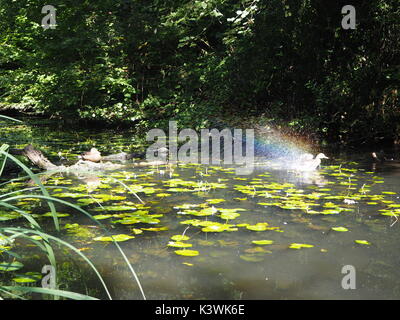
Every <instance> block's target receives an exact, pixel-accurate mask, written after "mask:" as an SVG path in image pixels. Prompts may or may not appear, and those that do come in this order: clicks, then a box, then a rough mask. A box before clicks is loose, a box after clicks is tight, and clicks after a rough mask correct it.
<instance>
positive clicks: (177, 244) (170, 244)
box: [167, 241, 193, 248]
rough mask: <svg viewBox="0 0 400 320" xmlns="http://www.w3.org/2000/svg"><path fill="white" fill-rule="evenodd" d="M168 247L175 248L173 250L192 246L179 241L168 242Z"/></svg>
mask: <svg viewBox="0 0 400 320" xmlns="http://www.w3.org/2000/svg"><path fill="white" fill-rule="evenodd" d="M167 246H168V247H175V248H190V247H192V246H193V245H192V244H191V243H186V242H181V241H170V242H168V244H167Z"/></svg>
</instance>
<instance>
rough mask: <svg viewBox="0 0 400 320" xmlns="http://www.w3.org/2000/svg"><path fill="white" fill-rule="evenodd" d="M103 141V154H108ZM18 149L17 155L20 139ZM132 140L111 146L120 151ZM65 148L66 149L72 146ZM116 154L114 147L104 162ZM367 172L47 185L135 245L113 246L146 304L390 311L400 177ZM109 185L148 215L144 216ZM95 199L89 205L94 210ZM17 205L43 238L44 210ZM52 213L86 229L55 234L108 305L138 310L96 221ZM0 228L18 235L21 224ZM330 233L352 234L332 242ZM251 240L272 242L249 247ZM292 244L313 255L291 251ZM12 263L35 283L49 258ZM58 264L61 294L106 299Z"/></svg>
mask: <svg viewBox="0 0 400 320" xmlns="http://www.w3.org/2000/svg"><path fill="white" fill-rule="evenodd" d="M36 136H37V135H36ZM43 136H44V137H46V135H43ZM109 136H110V135H108V136H106V137H105V139H104V141H103V143H104V145H106V144H107V145H108V148H109V149H111V148H112V146H113V144H112V141H110V139H109ZM19 139H21V141H20V142H21V143H23V142H22V140H23V139H24V138H23V137H22V136H20V137H19ZM129 139H130V138H127V139H125V140H124V139H120V140H119V141H118V143H120V144H122V145H124V144H125V145H126V144H127V141H129ZM71 141H72V138H71ZM71 141H67V143H66V144H68V145H72V142H71ZM99 141H100V138H99ZM99 144H100V142H98V143H97V144H96V146H98V148H99V150H100V149H101V147H100V146H99ZM73 145H74V146H75V145H76V144H73ZM90 145H92V142H91V143H90V144H89V143H87V145H85V146H84V147H81V148H82V149H83V148H85V149H88V148H90ZM51 150H53V149H51ZM120 150H121V149H120V148H119V147H118V148H117V147H115V150H110V152H119V151H120ZM57 152H58V150H57ZM57 152H54V153H55V154H56V155H57ZM49 153H51V152H49ZM63 153H64V154H72V153H68V152H63ZM76 153H77V152H76ZM75 156H76V155H74V157H75ZM351 160H353V159H351ZM375 170H376V171H375ZM370 171H371V165H370V164H368V165H363V164H362V163H361V164H360V163H355V164H354V163H353V164H351V162H350V161H348V160H343V159H332V160H329V162H328V161H327V163H326V164H325V163H323V164H322V168H321V169H320V170H317V171H315V172H296V171H287V170H278V168H274V166H272V165H271V166H270V165H267V166H266V165H259V166H256V167H255V170H254V172H253V174H252V175H249V176H236V175H235V170H234V168H228V167H223V166H202V165H176V166H159V167H153V168H137V167H134V166H133V165H132V166H129V165H128V166H125V167H124V168H123V169H119V170H114V171H110V172H105V173H102V174H97V175H89V174H80V175H79V176H76V175H64V176H57V175H54V176H48V177H46V179H44V180H43V181H44V183H46V186H48V187H52V189H50V188H49V190H50V191H51V192H52V193H53V194H55V195H57V194H58V196H60V197H61V195H62V193H61V192H64V191H67V192H68V193H69V194H66V195H64V198H63V199H66V200H68V201H71V202H73V203H78V204H80V205H81V206H82V207H83V208H84V209H85V210H88V211H89V212H90V213H91V214H93V215H98V216H99V218H101V220H99V221H100V222H101V223H102V224H104V225H105V226H106V227H107V228H108V230H110V232H111V233H112V234H129V235H132V236H135V238H133V239H130V240H128V241H126V242H120V246H121V248H122V249H123V250H124V252H125V254H126V255H127V257H128V259H129V261H130V263H131V264H132V266H133V267H134V269H135V271H136V272H137V274H138V277H139V279H140V281H141V284H142V286H143V289H144V291H145V293H146V296H147V297H148V298H149V299H359V298H363V299H398V298H400V280H399V279H400V268H399V265H400V257H399V256H398V255H396V254H395V253H396V252H397V251H398V243H399V234H400V233H399V230H398V228H399V226H400V223H395V224H394V223H393V221H394V220H395V218H394V217H393V214H394V215H395V216H396V215H398V214H400V212H398V211H396V210H398V208H400V199H399V193H400V187H399V184H398V178H399V175H400V170H398V169H396V168H391V167H390V164H388V166H386V165H385V164H384V165H381V164H377V165H376V167H375V169H374V168H373V170H372V172H370ZM115 179H118V180H120V181H121V182H123V183H124V184H126V185H127V186H128V187H129V188H130V189H131V190H132V191H134V192H135V193H137V194H138V195H139V196H140V198H141V199H142V200H143V202H144V203H145V204H144V205H140V202H139V201H138V199H137V198H136V197H135V196H134V195H133V194H132V193H131V192H129V191H127V190H126V189H125V188H124V187H123V186H122V185H121V184H119V183H117V182H116V181H115ZM64 187H65V188H67V189H61V188H64ZM57 188H60V190H58V189H57ZM53 190H54V191H53ZM8 191H10V190H8ZM60 193H61V195H60ZM89 194H90V196H89ZM68 195H69V196H71V195H72V196H71V197H68ZM91 197H92V198H94V199H95V200H96V201H90V200H92V198H91ZM99 203H100V204H101V207H100V206H99ZM20 205H24V206H26V208H29V210H30V211H32V214H33V215H35V218H36V219H38V221H39V222H40V224H41V225H42V226H43V227H44V228H45V229H46V230H50V232H51V230H53V227H52V221H51V220H52V219H49V218H48V217H46V216H41V215H42V214H43V213H45V212H46V211H48V209H47V208H46V207H45V206H42V205H41V204H40V203H39V204H35V203H29V202H27V203H25V204H20ZM185 206H186V207H185ZM177 207H178V208H177ZM57 209H58V210H59V211H60V212H63V213H64V212H66V213H69V214H70V216H66V217H62V218H61V225H62V226H63V227H65V226H66V224H67V223H68V224H78V226H80V227H81V228H82V229H77V230H76V231H77V232H75V233H74V232H70V231H68V230H71V229H62V232H61V237H62V238H63V239H65V240H67V241H69V242H71V243H72V244H74V245H75V246H76V247H77V248H79V249H81V250H82V252H83V253H84V254H85V255H87V257H88V258H89V259H91V260H92V261H93V263H94V264H95V265H96V267H97V268H98V269H99V271H100V272H101V274H102V275H103V276H104V278H105V281H106V283H107V285H109V286H110V288H111V294H112V296H113V298H116V299H141V294H140V291H139V289H138V286H137V284H136V282H135V280H134V279H133V277H132V274H131V273H130V272H129V269H128V267H127V265H126V264H125V263H124V261H123V258H122V257H121V255H120V254H119V252H118V250H117V249H116V247H115V246H114V245H113V244H112V243H109V242H99V241H94V240H93V238H94V237H99V236H104V234H103V233H102V230H101V228H93V225H94V222H93V221H92V220H89V219H88V218H87V217H85V216H83V215H81V214H79V212H76V211H75V210H72V209H71V208H68V207H66V206H59V207H57ZM238 209H240V210H238ZM222 213H224V215H223V217H224V218H222ZM127 217H128V218H129V219H131V220H129V219H127ZM188 221H189V223H188ZM199 222H200V223H205V222H206V223H209V224H210V223H211V225H212V226H214V227H216V229H215V230H221V229H222V230H223V227H224V226H225V225H227V224H230V225H233V227H231V228H230V231H226V230H225V231H222V232H205V231H204V228H205V226H204V225H198V223H199ZM1 223H2V225H11V226H17V225H24V224H23V221H22V220H21V219H15V220H5V221H2V222H1ZM213 223H214V225H213ZM248 226H250V227H252V228H247V227H248ZM165 227H166V228H168V229H166V228H165ZM335 227H336V228H337V227H342V228H345V229H346V230H348V231H343V229H337V230H342V231H335V230H334V229H332V228H335ZM85 230H86V232H85ZM87 230H89V232H88V231H87ZM134 230H136V231H134ZM138 230H139V231H138ZM208 230H210V229H208ZM134 232H136V233H134ZM183 233H184V234H185V235H186V236H188V237H189V239H188V240H185V241H186V242H185V243H189V244H191V245H192V247H190V248H189V249H193V250H197V251H198V252H199V255H198V256H194V257H185V256H179V255H177V254H175V253H174V251H175V250H177V249H178V248H175V247H168V246H167V245H168V244H169V242H170V241H171V237H172V236H174V235H182V234H183ZM57 235H58V236H60V234H59V233H57ZM85 236H86V237H85ZM255 240H258V241H260V240H270V241H271V242H270V243H269V244H267V245H256V244H254V243H253V241H255ZM355 240H366V241H368V242H369V243H371V245H363V244H357V243H356V242H355ZM291 244H305V245H312V247H305V248H301V249H293V248H292V249H291V248H289V246H290V245H291ZM295 248H296V246H295ZM18 253H19V254H21V255H22V256H23V257H24V261H23V262H24V264H25V266H26V268H27V270H26V271H40V267H41V265H43V264H44V263H46V259H45V258H43V261H42V260H41V261H40V262H39V260H38V257H39V255H38V253H36V252H33V251H32V248H31V247H22V246H21V252H19V251H18ZM39 253H40V252H39ZM57 257H58V259H59V266H60V281H61V282H63V283H68V285H67V287H68V288H69V289H73V290H76V291H78V292H86V288H91V289H90V290H92V291H89V292H90V293H92V294H94V295H96V296H97V297H99V298H106V295H105V294H104V290H102V287H101V285H100V284H99V281H98V279H97V278H96V276H95V275H93V272H92V271H91V270H90V268H87V267H86V265H85V264H84V263H83V262H82V261H80V260H78V259H77V258H76V255H74V254H72V253H67V254H66V253H65V251H64V250H59V252H57ZM71 261H72V262H71ZM344 265H353V266H354V267H355V269H356V272H357V289H356V290H343V289H342V287H341V281H342V278H343V276H344V275H343V274H342V273H341V270H342V267H343V266H344ZM72 266H75V269H76V270H75V269H74V268H73V267H72ZM77 266H79V267H77ZM71 270H75V271H74V273H72V271H71ZM24 271H25V270H24ZM72 275H73V276H72ZM81 275H84V279H82V277H83V276H81ZM74 279H75V280H76V281H74Z"/></svg>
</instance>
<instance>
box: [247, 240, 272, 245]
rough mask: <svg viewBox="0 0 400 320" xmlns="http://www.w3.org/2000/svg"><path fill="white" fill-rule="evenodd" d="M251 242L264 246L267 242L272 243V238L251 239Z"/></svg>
mask: <svg viewBox="0 0 400 320" xmlns="http://www.w3.org/2000/svg"><path fill="white" fill-rule="evenodd" d="M252 243H254V244H257V245H260V246H265V245H268V244H273V243H274V241H273V240H253V241H252Z"/></svg>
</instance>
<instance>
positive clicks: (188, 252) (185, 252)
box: [175, 250, 199, 257]
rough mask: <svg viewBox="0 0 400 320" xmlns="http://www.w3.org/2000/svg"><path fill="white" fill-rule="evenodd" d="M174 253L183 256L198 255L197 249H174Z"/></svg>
mask: <svg viewBox="0 0 400 320" xmlns="http://www.w3.org/2000/svg"><path fill="white" fill-rule="evenodd" d="M175 253H176V254H177V255H180V256H185V257H195V256H198V255H199V252H198V251H197V250H175Z"/></svg>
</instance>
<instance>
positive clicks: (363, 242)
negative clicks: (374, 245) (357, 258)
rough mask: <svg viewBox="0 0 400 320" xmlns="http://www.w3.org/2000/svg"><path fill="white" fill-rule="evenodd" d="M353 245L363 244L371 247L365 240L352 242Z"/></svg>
mask: <svg viewBox="0 0 400 320" xmlns="http://www.w3.org/2000/svg"><path fill="white" fill-rule="evenodd" d="M354 242H355V243H358V244H364V245H368V246H369V245H371V242H369V241H367V240H354Z"/></svg>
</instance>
